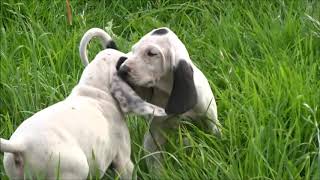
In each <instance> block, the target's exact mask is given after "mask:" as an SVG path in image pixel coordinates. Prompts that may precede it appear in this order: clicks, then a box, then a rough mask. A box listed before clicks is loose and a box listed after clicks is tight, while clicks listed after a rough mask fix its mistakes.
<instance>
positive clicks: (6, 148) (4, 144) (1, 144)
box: [0, 138, 23, 153]
mask: <svg viewBox="0 0 320 180" xmlns="http://www.w3.org/2000/svg"><path fill="white" fill-rule="evenodd" d="M0 151H1V152H9V153H21V152H22V151H23V148H22V146H21V145H20V144H17V143H14V142H10V141H9V140H5V139H2V138H0Z"/></svg>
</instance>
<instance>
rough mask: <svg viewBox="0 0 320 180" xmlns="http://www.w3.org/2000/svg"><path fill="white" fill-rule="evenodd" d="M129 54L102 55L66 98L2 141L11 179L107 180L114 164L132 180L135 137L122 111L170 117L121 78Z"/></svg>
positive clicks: (108, 52) (1, 144)
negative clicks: (95, 179) (119, 72)
mask: <svg viewBox="0 0 320 180" xmlns="http://www.w3.org/2000/svg"><path fill="white" fill-rule="evenodd" d="M123 56H125V54H123V53H121V52H119V51H117V50H113V49H106V50H104V51H101V52H100V53H99V54H98V55H97V56H96V57H95V59H94V60H93V61H92V62H91V63H90V64H88V66H87V67H86V68H85V70H84V71H83V73H82V76H81V79H80V81H79V83H78V84H77V85H76V86H75V87H74V88H73V90H72V92H71V94H70V95H69V96H68V97H67V98H66V99H65V100H63V101H61V102H58V103H56V104H54V105H52V106H49V107H47V108H45V109H43V110H41V111H39V112H37V113H36V114H34V115H33V116H31V117H30V118H28V119H26V120H25V121H24V122H23V123H22V124H21V125H20V126H19V127H18V128H17V129H16V131H15V132H14V133H13V134H12V136H11V137H10V140H5V139H2V138H1V139H0V151H1V152H4V160H3V163H4V168H5V171H6V174H7V175H8V176H9V177H10V179H24V178H32V179H35V178H41V179H58V178H60V179H87V178H88V176H89V174H91V175H93V176H95V175H98V176H99V175H100V178H101V177H102V176H103V175H104V173H105V171H106V170H107V168H108V167H109V166H110V164H111V163H112V164H113V166H114V167H115V169H116V171H117V172H118V173H119V175H120V177H121V179H131V176H132V171H133V164H132V162H131V160H130V153H131V144H130V135H129V131H128V128H127V125H126V122H125V119H124V114H123V113H122V112H135V113H139V114H143V115H153V116H165V115H166V114H165V112H164V110H163V109H162V108H159V107H157V106H154V105H151V104H149V103H147V102H144V101H142V100H141V99H140V98H139V97H138V96H137V95H136V94H135V92H134V91H132V90H131V88H130V87H129V86H128V85H127V84H126V83H124V82H123V81H122V80H121V79H119V77H118V76H115V73H116V64H117V62H118V60H119V59H120V57H123ZM112 94H113V95H114V96H115V97H116V98H117V99H118V100H119V102H118V101H116V99H115V98H114V97H113V96H112ZM119 105H120V107H119ZM120 108H121V109H120ZM58 176H59V177H58Z"/></svg>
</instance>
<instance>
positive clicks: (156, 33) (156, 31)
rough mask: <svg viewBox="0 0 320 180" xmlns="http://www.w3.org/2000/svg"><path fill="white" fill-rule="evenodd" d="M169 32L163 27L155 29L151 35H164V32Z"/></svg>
mask: <svg viewBox="0 0 320 180" xmlns="http://www.w3.org/2000/svg"><path fill="white" fill-rule="evenodd" d="M168 32H169V31H168V30H166V29H164V28H161V29H157V30H155V31H153V33H152V34H151V35H164V34H167V33H168Z"/></svg>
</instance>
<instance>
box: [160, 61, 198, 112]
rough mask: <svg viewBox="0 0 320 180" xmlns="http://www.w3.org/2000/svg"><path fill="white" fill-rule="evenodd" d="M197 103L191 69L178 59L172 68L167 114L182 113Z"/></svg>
mask: <svg viewBox="0 0 320 180" xmlns="http://www.w3.org/2000/svg"><path fill="white" fill-rule="evenodd" d="M196 103H197V91H196V87H195V85H194V81H193V69H192V67H191V66H190V65H189V64H188V63H187V62H186V61H185V60H180V61H179V63H178V66H177V67H176V68H175V69H174V76H173V88H172V91H171V94H170V97H169V100H168V103H167V105H166V108H165V110H166V113H167V114H182V113H185V112H186V111H188V110H189V109H191V108H192V107H193V106H194V105H195V104H196Z"/></svg>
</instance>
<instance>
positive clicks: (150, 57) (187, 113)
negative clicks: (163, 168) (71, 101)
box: [118, 27, 220, 166]
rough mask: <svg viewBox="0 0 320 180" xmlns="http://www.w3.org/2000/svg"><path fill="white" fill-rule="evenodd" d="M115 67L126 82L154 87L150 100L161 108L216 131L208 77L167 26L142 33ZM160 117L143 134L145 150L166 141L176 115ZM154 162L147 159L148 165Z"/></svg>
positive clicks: (213, 105) (157, 146)
mask: <svg viewBox="0 0 320 180" xmlns="http://www.w3.org/2000/svg"><path fill="white" fill-rule="evenodd" d="M118 70H119V72H118V73H119V75H120V76H121V77H122V78H123V79H124V80H126V81H128V82H129V83H130V84H134V85H136V86H142V87H152V88H154V94H153V96H152V97H151V100H150V102H151V103H153V104H156V105H158V106H160V107H163V108H165V110H166V113H167V114H172V115H181V116H182V117H188V118H191V119H192V121H193V122H195V123H196V124H199V125H200V128H203V129H204V130H205V131H206V132H209V133H212V134H216V135H220V130H219V128H220V123H219V121H218V114H217V106H216V102H215V98H214V95H213V93H212V91H211V88H210V85H209V83H208V80H207V78H206V77H205V76H204V74H203V73H202V72H201V71H200V70H199V69H198V68H197V67H196V66H195V65H194V64H193V63H192V61H191V59H190V57H189V53H188V51H187V49H186V47H185V46H184V44H183V43H182V42H181V40H180V39H179V38H178V37H177V35H176V34H175V33H174V32H173V31H171V30H170V29H169V28H166V27H163V28H159V29H154V30H152V31H151V32H149V33H148V34H146V35H145V36H143V37H142V38H141V39H140V40H139V41H138V42H137V43H136V44H134V45H133V47H132V50H131V52H130V53H128V58H127V59H126V60H125V61H124V62H123V63H122V64H121V65H120V67H119V69H118ZM203 117H205V118H203ZM162 119H163V118H162V117H159V118H155V119H154V120H153V121H152V123H151V125H150V131H149V132H147V134H146V136H145V140H144V146H145V149H146V150H148V151H149V152H155V151H158V150H159V149H158V148H159V145H163V144H164V143H165V142H166V139H165V137H164V136H165V133H164V132H165V131H167V130H169V129H172V128H175V127H177V125H178V122H177V121H178V119H170V120H167V121H163V120H162ZM156 144H158V145H156ZM155 162H156V161H155V159H154V158H150V159H149V164H150V166H152V164H154V163H155Z"/></svg>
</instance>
